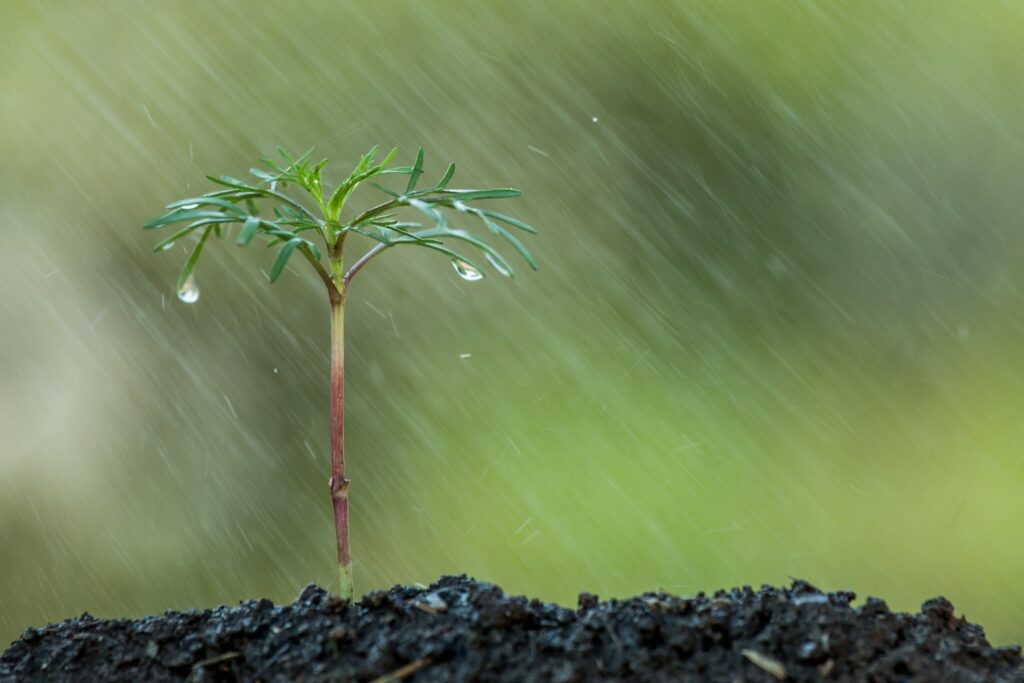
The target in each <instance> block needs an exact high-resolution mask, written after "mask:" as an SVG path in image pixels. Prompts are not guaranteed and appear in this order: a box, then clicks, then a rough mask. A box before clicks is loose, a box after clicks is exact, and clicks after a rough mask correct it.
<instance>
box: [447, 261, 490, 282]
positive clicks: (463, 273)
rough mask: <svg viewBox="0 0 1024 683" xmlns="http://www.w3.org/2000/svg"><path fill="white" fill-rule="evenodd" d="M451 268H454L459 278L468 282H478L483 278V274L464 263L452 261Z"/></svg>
mask: <svg viewBox="0 0 1024 683" xmlns="http://www.w3.org/2000/svg"><path fill="white" fill-rule="evenodd" d="M452 268H454V269H455V272H456V273H458V274H459V277H461V278H462V279H463V280H469V281H470V282H472V281H474V280H479V279H480V278H482V277H483V276H484V274H483V273H481V272H480V271H479V270H477V269H476V268H474V267H473V266H471V265H469V264H468V263H466V262H465V261H458V260H455V259H452Z"/></svg>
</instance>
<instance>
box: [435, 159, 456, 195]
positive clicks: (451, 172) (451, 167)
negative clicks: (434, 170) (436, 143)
mask: <svg viewBox="0 0 1024 683" xmlns="http://www.w3.org/2000/svg"><path fill="white" fill-rule="evenodd" d="M453 175H455V162H454V161H453V162H452V163H450V164H448V170H447V171H445V172H444V177H443V178H441V181H440V182H439V183H438V184H437V186H436V189H438V190H443V189H444V188H446V187H448V182H449V181H450V180H451V179H452V176H453Z"/></svg>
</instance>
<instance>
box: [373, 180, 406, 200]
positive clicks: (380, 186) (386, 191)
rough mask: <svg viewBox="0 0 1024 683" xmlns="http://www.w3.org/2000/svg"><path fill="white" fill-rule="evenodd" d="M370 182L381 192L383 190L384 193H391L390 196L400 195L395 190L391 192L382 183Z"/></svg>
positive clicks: (396, 196)
mask: <svg viewBox="0 0 1024 683" xmlns="http://www.w3.org/2000/svg"><path fill="white" fill-rule="evenodd" d="M370 184H371V185H373V186H374V187H375V188H377V189H378V190H380V191H381V192H383V193H384V194H387V195H391V196H392V197H394V198H396V199H397V198H398V197H399V196H400V195H399V194H398V193H397V192H392V191H391V190H389V189H388V188H386V187H384V186H383V185H381V184H379V183H370Z"/></svg>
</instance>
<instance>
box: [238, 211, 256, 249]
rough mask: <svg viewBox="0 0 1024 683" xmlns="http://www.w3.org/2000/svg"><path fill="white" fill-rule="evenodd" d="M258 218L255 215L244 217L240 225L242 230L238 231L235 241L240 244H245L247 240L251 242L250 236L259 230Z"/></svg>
mask: <svg viewBox="0 0 1024 683" xmlns="http://www.w3.org/2000/svg"><path fill="white" fill-rule="evenodd" d="M260 223H261V221H260V219H259V218H258V217H257V216H249V217H248V218H246V219H245V223H244V224H243V225H242V230H241V231H240V232H239V233H238V241H237V243H238V244H239V245H241V246H243V247H244V246H246V245H247V244H249V242H252V238H253V237H255V236H256V233H257V232H259V230H260Z"/></svg>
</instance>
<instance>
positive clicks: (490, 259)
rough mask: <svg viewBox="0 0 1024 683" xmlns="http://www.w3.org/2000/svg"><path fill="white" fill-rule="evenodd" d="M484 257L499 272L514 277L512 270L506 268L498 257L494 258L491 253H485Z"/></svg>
mask: <svg viewBox="0 0 1024 683" xmlns="http://www.w3.org/2000/svg"><path fill="white" fill-rule="evenodd" d="M484 258H486V259H487V262H488V263H490V264H491V267H492V268H494V269H495V270H496V271H498V272H499V273H501V274H502V275H504V276H505V277H512V271H511V270H509V269H508V268H506V267H505V266H503V265H502V264H501V263H500V262H499V261H498V259H496V258H494V257H493V256H491V255H490V254H484Z"/></svg>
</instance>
